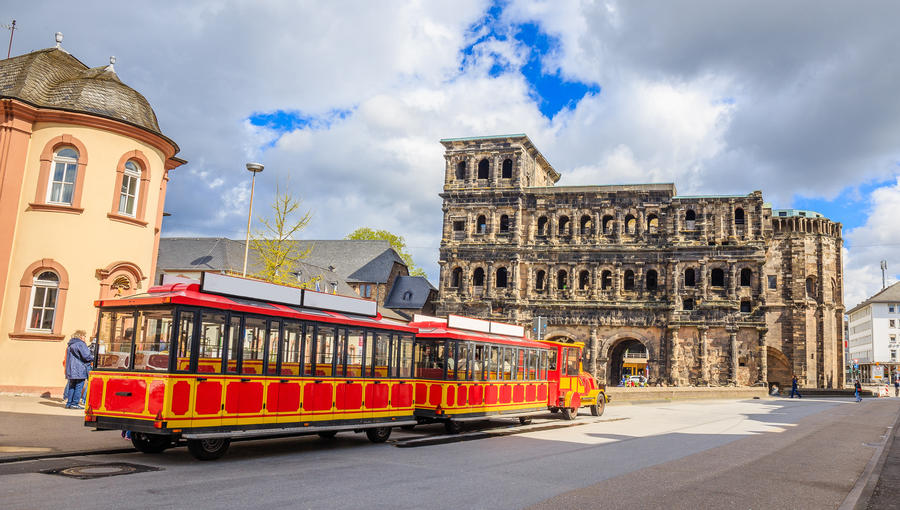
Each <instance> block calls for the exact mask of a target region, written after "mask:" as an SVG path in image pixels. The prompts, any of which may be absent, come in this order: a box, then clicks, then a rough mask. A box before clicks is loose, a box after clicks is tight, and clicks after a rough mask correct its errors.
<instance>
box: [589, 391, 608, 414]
mask: <svg viewBox="0 0 900 510" xmlns="http://www.w3.org/2000/svg"><path fill="white" fill-rule="evenodd" d="M605 410H606V397H604V396H603V395H597V403H596V404H594V405H592V406H591V414H592V415H594V416H603V411H605Z"/></svg>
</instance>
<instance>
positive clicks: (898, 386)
mask: <svg viewBox="0 0 900 510" xmlns="http://www.w3.org/2000/svg"><path fill="white" fill-rule="evenodd" d="M894 396H895V397H900V374H897V376H896V377H894Z"/></svg>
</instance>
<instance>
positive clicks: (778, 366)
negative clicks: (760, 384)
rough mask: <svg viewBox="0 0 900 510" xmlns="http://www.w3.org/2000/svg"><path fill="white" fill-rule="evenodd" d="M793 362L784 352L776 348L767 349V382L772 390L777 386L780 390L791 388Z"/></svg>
mask: <svg viewBox="0 0 900 510" xmlns="http://www.w3.org/2000/svg"><path fill="white" fill-rule="evenodd" d="M791 376H793V370H792V369H791V362H790V360H789V359H788V357H787V356H785V355H784V353H783V352H781V351H779V350H778V349H776V348H774V347H766V381H768V382H769V387H770V388H771V387H772V385H773V384H777V385H778V387H779V388H781V389H784V388H790V387H791Z"/></svg>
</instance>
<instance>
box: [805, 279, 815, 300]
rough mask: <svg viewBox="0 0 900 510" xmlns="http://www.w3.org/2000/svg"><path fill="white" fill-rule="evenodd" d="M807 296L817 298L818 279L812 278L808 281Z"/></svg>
mask: <svg viewBox="0 0 900 510" xmlns="http://www.w3.org/2000/svg"><path fill="white" fill-rule="evenodd" d="M806 295H807V296H809V297H816V279H815V278H813V277H812V276H810V277H809V278H807V279H806Z"/></svg>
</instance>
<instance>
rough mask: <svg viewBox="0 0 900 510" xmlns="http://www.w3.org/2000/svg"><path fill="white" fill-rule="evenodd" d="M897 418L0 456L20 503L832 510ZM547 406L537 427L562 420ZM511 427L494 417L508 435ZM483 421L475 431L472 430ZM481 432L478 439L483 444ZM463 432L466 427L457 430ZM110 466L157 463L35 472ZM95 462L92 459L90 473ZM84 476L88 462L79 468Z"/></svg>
mask: <svg viewBox="0 0 900 510" xmlns="http://www.w3.org/2000/svg"><path fill="white" fill-rule="evenodd" d="M898 412H900V399H879V400H872V401H865V402H863V403H862V404H855V403H850V402H848V401H847V400H844V399H810V398H804V399H802V400H788V399H779V400H749V401H739V402H735V401H705V402H690V403H671V404H645V405H639V406H611V407H608V408H607V413H606V415H604V416H603V417H601V418H594V417H591V416H589V415H587V414H582V416H580V417H579V420H580V421H579V423H582V424H580V425H577V426H569V427H561V428H553V429H550V430H546V429H545V430H532V431H531V432H522V433H516V434H510V435H502V436H496V437H488V438H482V439H473V440H468V441H458V442H449V443H445V444H434V445H429V446H421V447H411V448H409V447H408V448H400V447H398V445H400V444H409V443H407V441H408V440H411V439H415V438H417V437H426V436H427V437H431V436H434V435H438V434H440V433H441V430H442V428H441V427H437V426H430V427H418V428H417V429H416V430H415V431H413V432H403V431H399V430H397V431H395V433H394V435H393V436H392V437H391V440H392V442H390V443H387V444H377V445H375V444H371V443H369V442H368V440H367V439H366V438H365V435H362V434H351V433H348V434H341V435H338V437H337V439H335V440H334V441H330V442H329V441H323V440H321V439H319V438H318V437H315V436H313V437H301V438H289V439H276V440H266V441H248V442H241V443H234V444H233V445H232V448H231V450H230V451H229V452H228V454H227V455H226V456H225V457H224V458H222V459H221V460H219V461H215V462H199V461H196V460H194V459H193V458H192V457H190V455H189V454H188V453H187V451H186V449H184V448H178V449H173V450H169V451H167V452H166V453H164V454H161V455H143V454H139V453H129V454H117V455H96V456H85V457H71V458H64V459H46V460H40V461H29V462H18V463H9V464H2V465H0V502H2V507H3V508H5V509H18V508H65V507H68V508H94V509H99V508H188V507H191V508H219V507H226V508H240V507H247V508H261V507H266V508H279V507H281V508H316V509H322V508H335V507H340V508H347V507H359V508H392V509H393V508H422V507H426V508H429V509H443V508H448V509H455V510H458V509H463V508H466V509H468V508H491V509H503V508H523V507H528V506H534V507H536V508H592V507H593V508H600V507H602V508H629V509H634V508H692V509H697V508H817V509H818V508H837V507H838V506H839V505H840V504H841V503H842V501H843V500H844V498H845V497H846V495H847V494H848V493H849V492H850V490H851V489H852V488H853V486H854V484H855V483H856V482H857V479H858V478H859V475H860V473H861V472H862V471H863V469H864V468H865V466H866V464H867V463H868V462H869V461H870V460H871V459H872V455H873V453H874V452H875V450H876V448H877V446H878V445H879V444H880V443H881V442H882V441H883V439H884V435H885V433H886V431H887V429H888V427H889V426H891V425H892V424H893V423H894V420H895V419H896V417H897V414H898ZM561 423H562V422H559V421H557V419H556V418H554V417H552V416H551V415H549V414H548V415H547V416H546V417H545V419H544V420H535V423H534V424H533V425H532V426H531V427H532V428H540V427H546V426H547V425H553V424H561ZM511 424H512V422H511V421H505V422H504V421H497V422H494V426H499V427H501V428H503V430H504V431H505V432H509V431H510V428H509V426H511ZM486 427H489V426H487V425H484V424H479V425H478V426H477V428H478V429H480V430H484V429H485V428H486ZM482 436H483V434H478V435H477V436H475V435H473V436H472V437H473V438H474V437H482ZM466 438H467V436H465V435H464V436H463V439H466ZM105 462H119V463H122V462H124V463H132V464H137V465H142V466H148V467H151V468H155V469H159V470H157V471H148V472H134V473H131V474H125V475H121V476H107V477H100V478H90V479H78V478H68V477H63V476H61V475H59V474H46V473H42V472H41V471H44V470H50V469H54V468H56V469H60V468H67V467H72V466H76V465H79V466H80V465H85V464H94V463H105ZM104 469H105V468H88V469H87V470H86V472H87V473H88V474H90V473H92V472H102V471H104ZM84 472H85V470H82V471H81V473H82V474H83V473H84Z"/></svg>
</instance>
